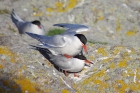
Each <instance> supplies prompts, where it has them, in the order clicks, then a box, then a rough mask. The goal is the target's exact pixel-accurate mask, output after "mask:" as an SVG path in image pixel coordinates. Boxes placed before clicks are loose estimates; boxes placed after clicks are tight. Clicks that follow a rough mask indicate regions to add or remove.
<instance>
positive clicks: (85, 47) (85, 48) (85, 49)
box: [82, 44, 87, 53]
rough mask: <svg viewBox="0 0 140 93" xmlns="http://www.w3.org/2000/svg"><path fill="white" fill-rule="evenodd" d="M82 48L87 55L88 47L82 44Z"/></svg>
mask: <svg viewBox="0 0 140 93" xmlns="http://www.w3.org/2000/svg"><path fill="white" fill-rule="evenodd" d="M82 47H83V49H84V51H85V52H86V53H87V46H86V45H84V44H82Z"/></svg>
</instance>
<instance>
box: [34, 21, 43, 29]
mask: <svg viewBox="0 0 140 93" xmlns="http://www.w3.org/2000/svg"><path fill="white" fill-rule="evenodd" d="M32 24H35V25H37V26H38V27H39V28H41V23H40V21H38V20H35V21H32Z"/></svg>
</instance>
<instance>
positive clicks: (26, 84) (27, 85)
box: [15, 78, 37, 93]
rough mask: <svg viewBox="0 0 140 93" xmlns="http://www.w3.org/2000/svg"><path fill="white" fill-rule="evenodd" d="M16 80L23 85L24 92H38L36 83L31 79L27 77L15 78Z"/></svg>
mask: <svg viewBox="0 0 140 93" xmlns="http://www.w3.org/2000/svg"><path fill="white" fill-rule="evenodd" d="M15 82H16V83H17V84H19V85H20V86H21V88H22V92H23V93H25V92H26V91H28V92H29V93H36V92H37V91H36V90H35V86H36V84H35V83H33V82H31V81H30V80H29V79H26V78H21V79H15Z"/></svg>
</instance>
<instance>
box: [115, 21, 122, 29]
mask: <svg viewBox="0 0 140 93" xmlns="http://www.w3.org/2000/svg"><path fill="white" fill-rule="evenodd" d="M120 30H121V24H120V22H119V21H118V20H117V21H116V31H120Z"/></svg>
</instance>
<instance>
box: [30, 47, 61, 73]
mask: <svg viewBox="0 0 140 93" xmlns="http://www.w3.org/2000/svg"><path fill="white" fill-rule="evenodd" d="M32 49H34V50H37V51H39V52H40V54H42V55H43V56H44V57H45V58H46V59H47V60H48V61H49V62H50V63H51V64H53V61H51V60H50V59H51V58H50V56H49V53H50V54H51V52H50V51H49V50H48V49H44V48H32ZM53 65H54V68H55V69H56V70H57V71H59V72H63V70H62V69H60V68H59V67H58V66H56V65H55V64H53Z"/></svg>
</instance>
